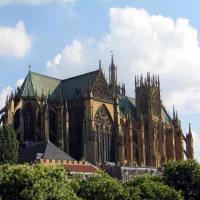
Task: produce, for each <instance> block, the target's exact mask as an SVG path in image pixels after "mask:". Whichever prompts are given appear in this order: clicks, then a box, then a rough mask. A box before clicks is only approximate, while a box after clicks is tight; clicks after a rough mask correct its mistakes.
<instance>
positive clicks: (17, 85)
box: [15, 78, 24, 88]
mask: <svg viewBox="0 0 200 200" xmlns="http://www.w3.org/2000/svg"><path fill="white" fill-rule="evenodd" d="M23 82H24V79H22V78H21V79H19V80H18V81H17V82H16V84H15V87H16V88H17V87H21V85H22V83H23Z"/></svg>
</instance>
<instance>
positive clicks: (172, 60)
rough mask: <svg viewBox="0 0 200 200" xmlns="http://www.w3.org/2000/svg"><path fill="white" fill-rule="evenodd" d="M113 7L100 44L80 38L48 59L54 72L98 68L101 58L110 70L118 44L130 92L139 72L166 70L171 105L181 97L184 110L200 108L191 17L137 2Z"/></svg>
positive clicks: (199, 65)
mask: <svg viewBox="0 0 200 200" xmlns="http://www.w3.org/2000/svg"><path fill="white" fill-rule="evenodd" d="M109 13H110V33H109V34H108V35H106V36H103V38H102V40H101V41H99V42H96V44H95V43H92V44H89V45H88V43H87V42H86V44H85V42H84V41H79V40H75V41H74V42H73V43H72V45H71V46H67V47H66V48H65V49H64V50H63V51H62V52H61V53H60V54H58V55H57V57H55V58H54V59H53V61H49V62H48V63H47V67H48V74H51V75H55V73H54V72H55V69H56V71H57V74H61V75H62V77H69V76H70V75H71V74H73V73H72V72H70V70H71V69H72V68H73V69H74V68H75V73H76V74H78V73H82V72H83V68H84V70H85V72H87V71H89V69H92V68H93V69H97V67H98V59H99V58H103V61H102V62H103V63H104V69H106V70H108V65H109V59H110V58H109V55H110V51H111V50H113V52H114V55H115V60H116V63H117V65H118V76H119V81H124V82H125V83H126V86H127V88H126V89H127V92H128V94H129V95H134V86H133V84H134V76H135V75H136V74H139V75H140V74H141V73H143V74H146V72H147V71H150V72H151V73H156V74H158V75H160V80H161V94H162V98H163V100H164V102H166V103H165V104H166V105H167V106H168V108H169V109H172V104H173V103H175V106H177V107H178V108H179V111H182V112H183V111H187V110H188V109H190V110H191V111H200V103H199V102H200V91H199V90H197V87H198V85H200V59H199V58H200V48H199V46H198V39H197V30H196V29H194V28H193V27H191V26H190V25H189V20H188V19H183V18H180V19H177V20H176V21H174V20H173V19H171V18H168V17H163V16H161V15H157V16H156V15H150V14H149V13H148V12H147V11H145V10H144V9H136V8H124V9H120V8H111V9H110V12H109ZM76 59H77V60H76ZM58 61H59V62H58ZM50 66H51V67H50Z"/></svg>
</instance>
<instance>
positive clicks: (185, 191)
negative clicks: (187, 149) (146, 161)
mask: <svg viewBox="0 0 200 200" xmlns="http://www.w3.org/2000/svg"><path fill="white" fill-rule="evenodd" d="M164 180H165V183H166V184H168V185H169V186H172V187H173V188H174V189H176V190H177V191H178V190H181V191H182V195H183V196H184V198H185V199H187V200H195V199H200V165H199V163H198V162H197V161H195V160H186V161H178V162H174V161H170V162H168V163H166V164H165V165H164Z"/></svg>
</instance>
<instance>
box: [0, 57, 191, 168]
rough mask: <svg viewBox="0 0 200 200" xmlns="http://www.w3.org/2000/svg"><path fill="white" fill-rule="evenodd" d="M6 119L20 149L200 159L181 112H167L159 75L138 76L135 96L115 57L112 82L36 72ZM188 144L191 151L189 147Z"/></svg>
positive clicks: (157, 161) (123, 159)
mask: <svg viewBox="0 0 200 200" xmlns="http://www.w3.org/2000/svg"><path fill="white" fill-rule="evenodd" d="M0 114H2V117H1V119H0V123H1V122H3V123H8V124H11V125H12V126H13V128H14V130H15V132H16V134H17V138H18V140H19V142H20V147H21V148H23V146H25V144H26V143H36V142H41V141H45V140H50V141H51V142H52V143H54V144H55V145H57V146H58V147H59V148H61V149H62V150H64V151H65V152H66V153H68V154H69V155H70V156H72V157H73V158H74V159H76V160H81V159H82V158H84V159H85V160H87V161H89V162H91V163H93V164H97V165H100V164H102V163H103V162H119V163H120V164H121V165H124V164H127V163H130V164H134V163H137V164H138V165H144V166H155V167H160V166H161V165H162V164H163V163H165V162H166V161H167V160H183V159H184V154H185V156H186V158H188V159H194V153H193V138H192V132H191V128H190V125H189V132H188V133H187V134H186V136H184V134H183V133H182V129H181V123H180V120H179V118H178V115H177V113H176V112H175V110H173V118H171V117H170V115H169V114H168V113H167V112H166V109H165V107H164V106H163V104H162V100H161V96H160V81H159V77H156V76H155V75H153V76H152V77H151V76H150V74H149V73H147V77H146V78H144V79H143V76H141V77H140V78H138V76H137V77H135V98H132V97H128V96H126V89H125V84H122V85H118V84H117V68H116V66H115V64H114V60H113V56H112V58H111V65H110V67H109V81H107V80H106V78H105V74H104V73H103V71H102V67H101V62H99V69H98V70H96V71H92V72H89V73H87V74H82V75H79V76H76V77H72V78H68V79H65V80H60V79H56V78H52V77H48V76H44V75H41V74H37V73H34V72H31V71H30V70H29V73H28V75H27V77H26V79H25V80H24V82H23V84H22V86H21V87H20V88H18V89H17V91H16V92H15V94H13V93H12V94H11V95H10V96H9V97H7V99H6V105H5V107H4V108H3V109H2V110H1V111H0ZM184 142H185V144H186V150H184V146H183V145H184Z"/></svg>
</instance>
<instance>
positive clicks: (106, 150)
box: [95, 105, 114, 163]
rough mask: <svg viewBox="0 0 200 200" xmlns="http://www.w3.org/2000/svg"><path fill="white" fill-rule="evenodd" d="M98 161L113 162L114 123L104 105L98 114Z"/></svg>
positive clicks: (96, 116) (96, 119)
mask: <svg viewBox="0 0 200 200" xmlns="http://www.w3.org/2000/svg"><path fill="white" fill-rule="evenodd" d="M95 125H96V130H97V159H98V162H99V163H102V162H105V161H112V160H113V156H114V155H113V152H114V145H113V144H114V136H113V122H112V119H111V116H110V114H109V112H108V110H107V108H106V107H105V106H104V105H102V106H101V107H100V108H99V109H98V110H97V112H96V115H95Z"/></svg>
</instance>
